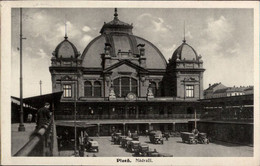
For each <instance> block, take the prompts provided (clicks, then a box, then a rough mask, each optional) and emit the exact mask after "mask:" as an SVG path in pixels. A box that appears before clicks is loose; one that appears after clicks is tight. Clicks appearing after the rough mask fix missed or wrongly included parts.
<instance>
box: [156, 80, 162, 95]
mask: <svg viewBox="0 0 260 166" xmlns="http://www.w3.org/2000/svg"><path fill="white" fill-rule="evenodd" d="M157 96H158V97H161V96H163V83H162V81H160V82H159V83H158V89H157Z"/></svg>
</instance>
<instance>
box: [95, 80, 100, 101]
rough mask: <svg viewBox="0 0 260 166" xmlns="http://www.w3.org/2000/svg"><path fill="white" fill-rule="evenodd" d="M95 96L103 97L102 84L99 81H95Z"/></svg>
mask: <svg viewBox="0 0 260 166" xmlns="http://www.w3.org/2000/svg"><path fill="white" fill-rule="evenodd" d="M94 96H95V97H101V84H100V82H99V81H95V82H94Z"/></svg>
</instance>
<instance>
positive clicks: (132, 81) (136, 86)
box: [131, 78, 138, 95]
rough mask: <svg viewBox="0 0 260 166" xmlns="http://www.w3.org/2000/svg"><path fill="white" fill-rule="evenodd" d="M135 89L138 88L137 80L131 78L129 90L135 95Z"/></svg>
mask: <svg viewBox="0 0 260 166" xmlns="http://www.w3.org/2000/svg"><path fill="white" fill-rule="evenodd" d="M137 89H138V85H137V80H136V79H134V78H131V92H133V93H134V94H136V95H137Z"/></svg>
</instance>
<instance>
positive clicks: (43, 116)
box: [36, 103, 51, 129]
mask: <svg viewBox="0 0 260 166" xmlns="http://www.w3.org/2000/svg"><path fill="white" fill-rule="evenodd" d="M49 108H50V103H45V105H44V107H42V108H40V109H39V110H38V112H37V122H36V125H37V126H36V128H37V129H39V128H41V127H43V126H44V125H47V124H48V123H49V121H50V119H51V113H50V110H49Z"/></svg>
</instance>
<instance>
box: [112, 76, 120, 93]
mask: <svg viewBox="0 0 260 166" xmlns="http://www.w3.org/2000/svg"><path fill="white" fill-rule="evenodd" d="M113 83H114V92H115V94H116V96H117V97H119V96H120V79H119V78H117V79H114V81H113Z"/></svg>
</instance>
